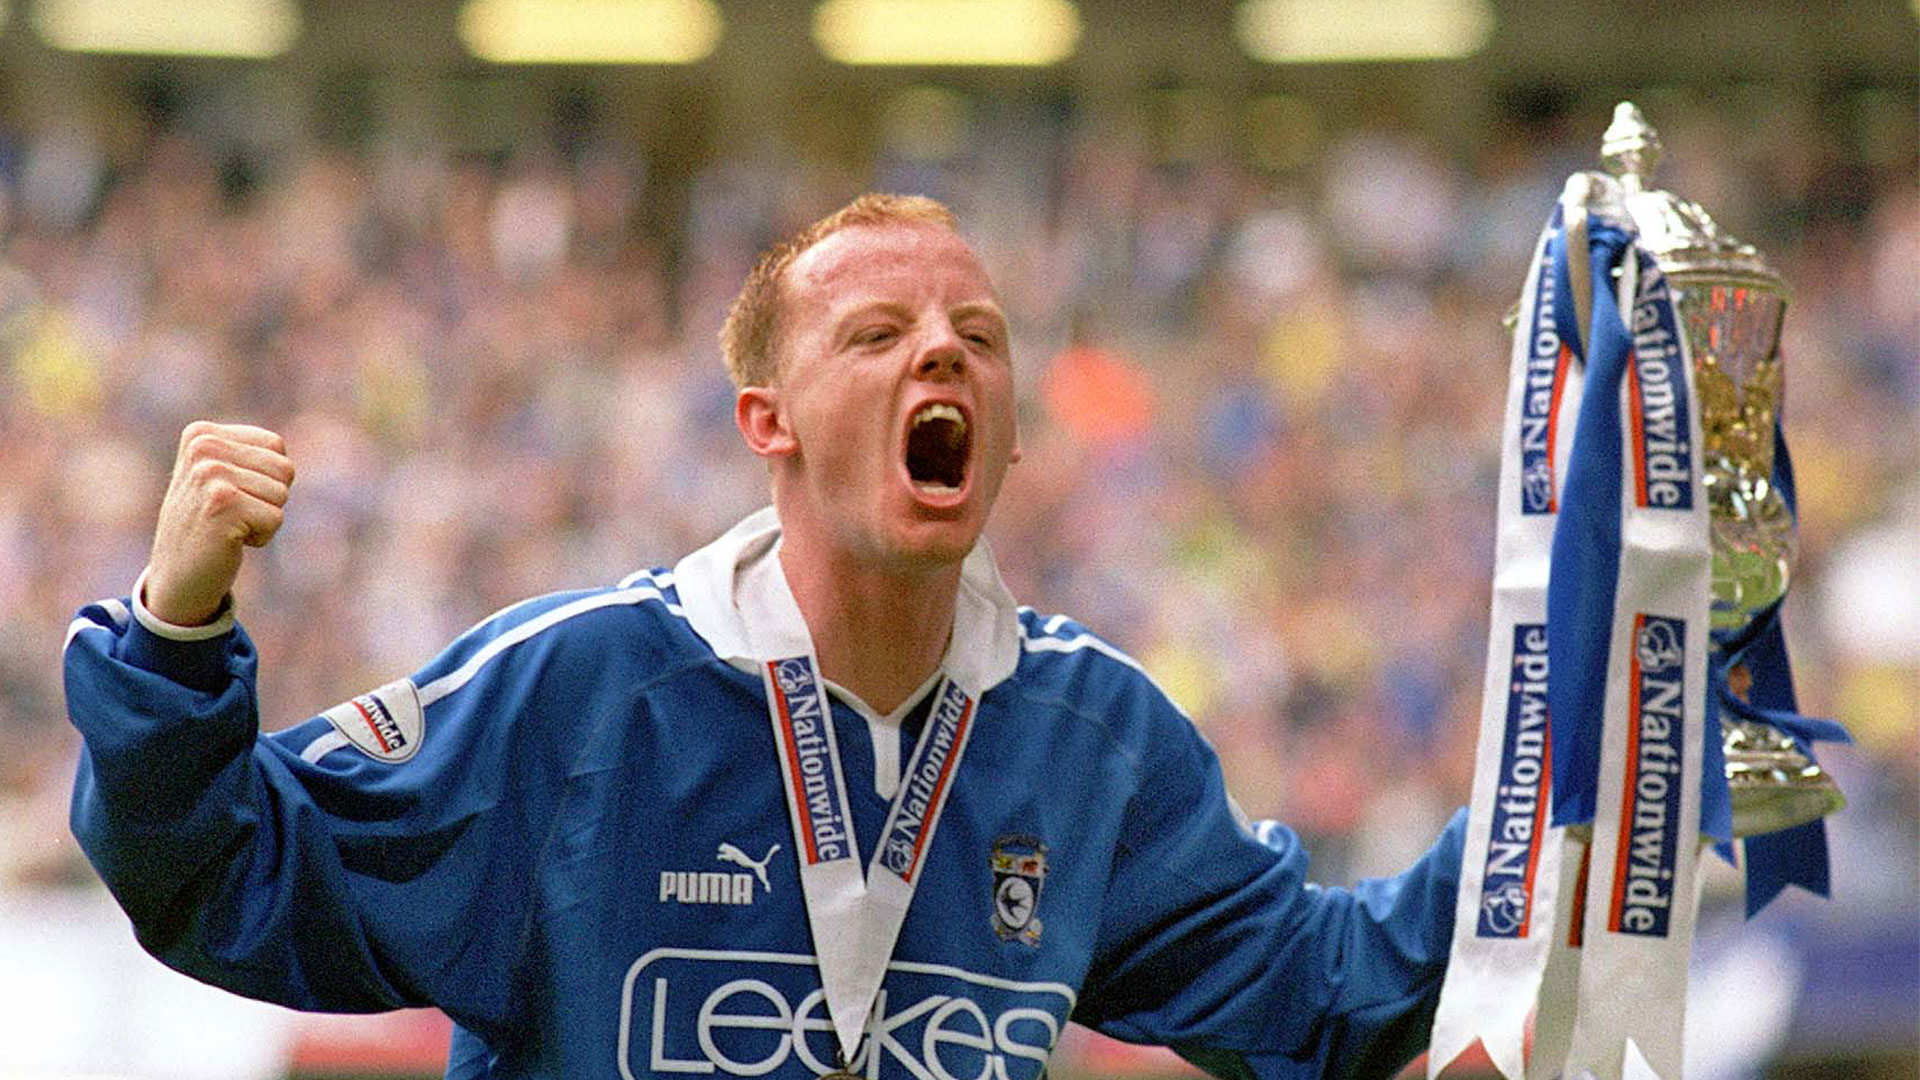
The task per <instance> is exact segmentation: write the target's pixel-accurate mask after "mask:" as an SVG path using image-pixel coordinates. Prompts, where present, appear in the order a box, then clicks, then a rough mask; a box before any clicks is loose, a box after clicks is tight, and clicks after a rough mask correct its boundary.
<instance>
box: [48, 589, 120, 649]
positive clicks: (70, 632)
mask: <svg viewBox="0 0 1920 1080" xmlns="http://www.w3.org/2000/svg"><path fill="white" fill-rule="evenodd" d="M99 605H100V607H102V608H103V609H105V610H106V613H107V618H109V619H112V620H113V625H112V626H108V625H107V624H105V623H100V622H95V621H93V620H92V619H89V618H87V617H86V616H85V615H79V616H76V617H75V618H74V620H73V621H72V622H70V623H68V624H67V636H66V639H65V640H64V641H62V642H60V651H61V652H66V651H67V646H69V645H71V644H73V639H74V638H76V637H78V636H79V635H80V631H82V630H114V629H120V630H124V629H126V626H127V623H128V622H129V621H131V620H132V618H133V616H132V615H131V614H130V613H129V612H128V611H127V605H125V604H123V603H121V602H120V601H118V600H116V599H113V598H112V597H108V598H107V599H105V600H101V601H99Z"/></svg>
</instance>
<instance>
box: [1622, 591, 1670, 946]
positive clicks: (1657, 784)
mask: <svg viewBox="0 0 1920 1080" xmlns="http://www.w3.org/2000/svg"><path fill="white" fill-rule="evenodd" d="M1633 639H1634V649H1633V663H1632V665H1631V670H1632V675H1631V680H1632V681H1631V686H1632V687H1633V689H1632V692H1631V693H1629V694H1628V701H1629V703H1630V709H1631V712H1630V714H1629V717H1628V724H1627V775H1626V784H1625V785H1624V789H1623V791H1622V793H1621V798H1620V833H1619V836H1620V840H1619V852H1618V854H1617V855H1616V857H1615V860H1616V862H1615V866H1614V874H1613V906H1612V909H1611V912H1610V913H1609V915H1608V919H1607V928H1608V929H1609V930H1612V931H1614V932H1615V933H1620V934H1639V935H1641V936H1643V937H1666V936H1667V920H1668V915H1669V913H1670V912H1671V910H1672V908H1673V868H1674V861H1675V858H1676V856H1677V854H1678V853H1677V852H1676V851H1675V850H1674V849H1675V847H1676V846H1677V845H1678V844H1679V834H1680V813H1681V806H1680V795H1681V783H1680V769H1681V760H1682V759H1681V751H1682V747H1683V743H1682V735H1683V727H1682V725H1683V723H1684V719H1683V717H1684V709H1683V705H1682V702H1683V700H1684V698H1685V691H1686V681H1685V678H1684V674H1685V672H1686V667H1687V647H1686V642H1687V624H1686V621H1685V620H1684V619H1673V618H1667V617H1665V616H1660V615H1648V614H1645V613H1641V614H1636V615H1635V616H1634V631H1633Z"/></svg>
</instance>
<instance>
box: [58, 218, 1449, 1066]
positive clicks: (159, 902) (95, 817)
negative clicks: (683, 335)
mask: <svg viewBox="0 0 1920 1080" xmlns="http://www.w3.org/2000/svg"><path fill="white" fill-rule="evenodd" d="M722 342H723V347H724V351H725V355H726V361H727V365H728V369H729V371H730V373H731V374H732V376H733V378H734V381H735V383H736V385H737V386H738V387H739V394H738V398H737V402H736V409H735V420H736V422H737V424H738V426H739V429H740V432H741V435H742V437H743V438H744V439H745V440H746V443H747V445H748V446H749V447H750V448H751V449H752V450H753V451H754V453H756V454H758V455H760V456H761V457H762V458H764V459H765V460H766V461H767V464H768V470H769V473H770V476H771V481H772V492H773V505H772V506H771V507H770V508H768V509H766V510H762V511H760V512H759V513H757V514H754V515H753V516H751V517H749V518H747V519H746V520H745V521H742V522H741V523H740V524H739V525H737V526H735V527H734V528H733V529H732V530H731V531H729V532H728V533H727V534H726V535H724V536H722V537H721V538H720V539H718V540H716V541H715V542H714V543H712V544H710V545H709V546H707V547H705V548H703V549H701V550H699V551H697V552H694V553H693V554H692V555H689V556H688V557H686V558H685V559H684V560H682V561H681V562H680V563H679V564H678V565H677V566H675V567H674V568H673V569H671V570H663V569H659V570H651V571H644V572H641V573H638V574H635V575H633V576H632V577H630V578H628V579H627V580H625V581H623V582H621V583H620V584H619V585H618V586H617V587H613V588H607V589H599V590H591V591H585V592H576V593H566V594H558V595H553V596H547V597H542V598H538V599H534V600H530V601H527V602H525V603H523V604H520V605H518V606H516V607H513V608H510V609H508V610H506V611H504V612H502V613H501V614H499V615H496V616H494V617H493V618H491V619H489V620H488V621H486V622H484V623H482V624H481V625H480V626H478V627H476V628H474V629H473V630H471V631H469V632H468V633H467V634H465V635H463V636H462V637H461V638H460V639H459V640H457V641H455V642H454V643H453V644H452V645H451V646H450V647H449V648H448V649H447V650H446V651H445V652H444V653H442V654H441V655H440V656H439V657H438V658H436V659H435V660H434V661H432V662H431V663H429V664H428V665H427V666H426V667H425V668H423V669H421V670H420V671H419V672H417V673H415V674H414V675H413V676H412V677H411V678H407V679H400V680H397V681H395V682H392V683H389V684H387V685H385V686H383V687H380V688H379V689H377V690H374V691H372V692H370V693H367V694H363V695H361V696H359V697H357V698H354V699H353V700H351V701H348V702H345V703H343V704H341V705H338V706H335V707H334V708H332V709H329V710H327V711H326V712H325V713H323V714H321V715H320V716H318V717H315V718H313V719H311V720H309V721H307V722H306V723H304V724H301V725H299V726H297V727H294V728H291V729H289V730H286V731H283V732H280V733H278V734H275V735H271V736H261V735H259V734H258V717H257V715H256V711H255V707H254V695H253V686H254V669H255V654H254V652H253V649H252V646H251V644H250V643H249V641H248V639H247V637H246V635H245V634H244V633H243V632H242V631H241V630H240V629H239V627H238V625H237V624H236V623H235V620H234V612H233V602H232V599H231V597H230V592H229V590H230V589H231V587H232V584H233V581H234V578H235V575H236V573H237V571H238V569H239V566H240V561H241V556H242V553H243V551H244V548H245V547H246V546H247V545H255V546H258V545H262V544H265V543H267V542H268V541H269V540H270V539H271V537H272V535H273V533H274V531H275V530H276V529H277V528H278V527H279V523H280V518H281V512H282V507H283V506H284V505H285V503H286V501H287V495H288V488H289V485H291V483H292V482H293V475H294V470H293V465H292V462H291V461H290V460H289V458H288V457H287V454H286V448H285V447H284V445H283V444H282V443H281V440H280V439H279V437H278V436H276V435H274V434H272V433H271V432H267V431H264V430H261V429H259V428H253V427H245V426H238V425H221V424H195V425H192V426H190V427H189V428H188V429H187V431H186V433H185V435H184V436H183V438H182V441H181V447H180V453H179V459H178V463H177V465H176V467H175V470H174V475H173V479H172V482H171V485H170V487H169V489H168V492H167V496H166V500H165V502H164V504H163V506H162V508H161V511H160V520H159V526H158V529H157V532H156V536H155V540H154V548H153V556H152V560H151V562H150V564H149V565H148V568H147V570H146V572H145V573H143V574H142V575H141V579H140V581H139V582H137V583H136V585H135V588H134V590H133V595H132V596H131V597H130V598H128V599H127V600H124V601H123V600H108V601H103V602H101V603H98V604H93V605H90V606H88V607H87V608H85V609H84V610H83V611H82V612H81V614H80V617H79V618H78V619H76V620H75V622H74V624H73V629H72V630H71V631H70V632H69V634H68V647H67V655H66V671H67V691H68V701H69V709H70V712H71V714H72V717H73V721H74V723H75V724H76V725H77V726H78V727H79V728H80V730H81V732H82V734H83V735H84V736H85V739H86V749H85V752H84V754H83V756H82V759H81V763H80V772H79V778H78V781H77V784H76V787H75V792H74V807H73V824H74V831H75V833H76V835H78V836H79V837H80V839H81V842H82V844H83V845H84V847H85V848H86V851H87V853H88V855H89V857H90V858H91V859H92V860H93V862H94V864H95V866H96V867H98V869H99V870H100V873H101V875H102V876H103V877H104V878H105V879H106V881H107V883H108V885H109V886H110V887H111V888H112V890H113V892H114V894H115V896H116V897H118V899H119V901H120V902H121V904H122V905H123V906H124V907H125V908H126V910H127V912H128V914H129V915H130V916H131V917H132V919H133V922H134V925H135V928H136V930H137V932H138V935H139V938H140V941H141V943H142V944H143V945H144V946H145V947H146V948H147V949H149V950H150V951H152V952H153V953H154V954H155V955H156V956H158V957H160V958H161V959H162V960H164V961H166V962H167V963H168V964H170V965H173V966H175V967H177V968H179V969H180V970H182V971H185V972H188V973H189V974H192V975H194V976H196V977H198V978H201V979H205V980H207V981H209V982H212V983H215V984H218V985H220V986H224V987H227V988H229V989H232V990H234V991H237V992H239V993H242V994H247V995H249V996H253V997H258V998H264V999H267V1000H270V1001H277V1002H281V1003H283V1004H286V1005H290V1006H293V1007H296V1008H306V1009H323V1010H336V1011H352V1010H360V1011H364V1010H379V1009H390V1008H397V1007H402V1006H411V1005H434V1006H438V1007H439V1008H441V1009H442V1010H444V1011H445V1012H446V1013H447V1014H448V1015H449V1016H451V1017H452V1018H453V1020H454V1021H455V1023H456V1025H457V1027H456V1030H455V1035H454V1044H453V1047H452V1051H451V1054H450V1060H449V1064H448V1075H449V1076H450V1077H498V1078H506V1077H545V1078H561V1077H565V1078H577V1077H623V1078H636V1077H643V1076H664V1075H672V1074H683V1073H691V1074H718V1075H738V1076H764V1075H772V1076H779V1077H796V1078H804V1077H811V1076H816V1075H822V1074H829V1073H842V1074H848V1073H850V1074H853V1075H857V1076H864V1077H867V1078H868V1080H882V1078H891V1077H901V1078H908V1077H911V1078H913V1080H952V1078H956V1077H965V1078H974V1080H1027V1078H1031V1077H1035V1076H1038V1075H1040V1073H1041V1072H1042V1070H1043V1069H1044V1067H1045V1064H1046V1059H1047V1055H1048V1053H1049V1052H1050V1051H1051V1049H1052V1048H1053V1046H1054V1044H1055V1042H1056V1041H1057V1040H1058V1038H1059V1035H1060V1031H1061V1028H1062V1026H1063V1025H1064V1024H1065V1022H1066V1021H1067V1020H1068V1019H1069V1018H1071V1019H1074V1020H1078V1021H1080V1022H1082V1023H1085V1024H1089V1025H1091V1026H1093V1027H1096V1028H1098V1029H1100V1030H1102V1031H1105V1032H1107V1033H1109V1034H1112V1035H1115V1036H1117V1037H1119V1038H1123V1039H1128V1040H1132V1041H1140V1042H1156V1043H1164V1044H1166V1045H1169V1046H1172V1047H1173V1048H1174V1049H1175V1050H1177V1051H1178V1052H1180V1053H1181V1054H1183V1055H1184V1056H1186V1057H1188V1058H1189V1059H1190V1060H1193V1061H1195V1062H1197V1063H1199V1064H1200V1065H1202V1066H1203V1067H1205V1068H1207V1069H1209V1070H1210V1071H1213V1072H1215V1073H1217V1074H1220V1075H1223V1076H1282V1077H1295V1076H1299V1077H1306V1076H1377V1075H1390V1074H1391V1073H1392V1072H1393V1071H1395V1070H1396V1069H1397V1068H1398V1067H1399V1066H1400V1065H1401V1064H1402V1063H1404V1062H1405V1061H1406V1060H1407V1059H1408V1058H1410V1057H1411V1056H1412V1055H1413V1054H1414V1053H1416V1052H1417V1051H1418V1049H1419V1048H1420V1046H1421V1044H1422V1043H1423V1041H1424V1038H1425V1035H1426V1032H1427V1028H1428V1024H1429V1021H1430V1018H1431V1015H1432V1009H1433V1004H1434V1000H1435V998H1436V997H1437V994H1438V991H1439V986H1440V981H1441V976H1442V973H1443V970H1442V969H1443V967H1444V964H1445V958H1446V955H1447V949H1448V941H1449V937H1450V934H1451V931H1452V925H1453V914H1452V908H1453V897H1454V890H1455V874H1456V872H1457V866H1458V863H1459V854H1460V827H1459V822H1458V820H1456V822H1455V823H1454V824H1453V825H1452V826H1450V827H1449V828H1448V830H1447V831H1446V832H1445V833H1444V834H1443V836H1442V839H1441V842H1440V843H1439V844H1438V845H1436V847H1435V848H1434V849H1433V850H1432V851H1430V852H1429V853H1428V854H1427V856H1426V857H1425V858H1423V859H1422V860H1421V862H1420V863H1419V864H1418V865H1416V866H1415V867H1414V868H1413V869H1411V870H1409V871H1408V872H1407V873H1406V874H1404V875H1402V876H1401V877H1399V878H1396V879H1393V880H1391V881H1386V882H1369V883H1363V884H1362V885H1361V886H1360V887H1359V888H1357V889H1356V890H1353V891H1351V892H1349V891H1346V890H1339V889H1321V888H1319V887H1316V886H1313V885H1310V884H1307V883H1306V882H1305V880H1304V874H1305V870H1306V855H1305V854H1304V853H1303V852H1302V851H1301V850H1300V848H1299V845H1298V843H1297V841H1296V839H1295V838H1294V836H1293V834H1292V833H1290V832H1289V831H1288V830H1286V829H1284V828H1282V827H1280V826H1277V825H1274V824H1272V823H1262V824H1260V825H1259V826H1249V825H1247V824H1245V823H1244V822H1243V821H1241V820H1239V819H1238V817H1237V812H1236V810H1235V808H1234V807H1233V805H1232V803H1231V802H1230V800H1229V799H1228V797H1227V794H1226V792H1225V790H1224V788H1223V787H1222V782H1221V776H1220V770H1219V767H1218V764H1217V763H1216V761H1215V759H1214V756H1213V754H1212V751H1211V750H1210V749H1209V748H1208V747H1207V745H1206V743H1205V742H1204V741H1203V740H1202V738H1201V737H1200V735H1199V733H1198V732H1196V731H1195V730H1194V728H1193V726H1192V724H1191V723H1189V722H1188V720H1187V719H1186V718H1185V717H1184V716H1183V715H1182V714H1181V713H1180V712H1179V710H1178V709H1177V708H1176V707H1175V706H1174V705H1173V704H1171V703H1170V702H1169V701H1168V700H1167V699H1166V697H1165V696H1164V695H1163V694H1161V692H1160V691H1159V690H1158V688H1156V687H1155V686H1154V685H1153V683H1152V682H1151V680H1149V679H1148V678H1147V676H1146V675H1145V674H1143V673H1142V672H1141V671H1140V669H1139V667H1138V665H1136V664H1135V663H1134V662H1133V661H1132V660H1131V659H1129V658H1128V657H1127V656H1125V655H1124V654H1122V653H1120V652H1119V651H1117V650H1115V649H1114V648H1113V647H1112V646H1110V645H1108V644H1106V643H1105V642H1103V641H1101V640H1100V639H1099V638H1096V637H1094V636H1093V635H1092V634H1091V633H1089V632H1088V631H1087V630H1085V629H1083V628H1082V627H1080V626H1078V625H1077V624H1075V623H1073V622H1071V621H1069V620H1067V619H1066V618H1064V617H1061V616H1054V617H1046V616H1042V615H1037V614H1035V613H1034V612H1032V611H1030V610H1027V609H1022V608H1018V607H1016V606H1015V604H1014V602H1013V600H1012V598H1011V597H1010V596H1008V595H1007V591H1006V588H1005V586H1004V585H1003V584H1002V583H1001V581H1000V578H999V574H998V572H997V571H996V570H995V567H994V563H993V559H992V556H991V554H990V553H989V552H988V550H987V548H986V546H985V545H984V544H983V543H981V541H980V535H981V531H982V529H983V528H984V526H985V523H986V519H987V514H988V512H989V510H990V509H991V507H992V505H993V502H994V498H995V496H996V495H997V494H998V492H999V489H1000V484H1001V481H1002V480H1003V479H1004V477H1005V475H1006V470H1007V467H1008V466H1009V465H1010V464H1011V463H1012V462H1014V461H1016V460H1018V458H1019V448H1018V440H1017V437H1016V433H1015V425H1014V406H1013V386H1012V375H1011V364H1010V357H1009V351H1008V335H1007V326H1006V320H1005V317H1004V316H1003V315H1002V313H1001V309H1000V305H999V304H998V302H997V300H996V298H995V295H994V291H993V288H992V285H991V284H990V283H989V281H988V280H987V276H986V274H985V271H984V270H983V269H982V267H981V266H980V263H979V261H978V260H977V259H976V258H975V257H974V255H973V253H972V251H971V250H970V249H969V248H968V247H967V245H966V244H965V242H964V241H963V240H962V239H961V238H960V236H959V234H958V232H957V231H956V230H955V226H954V222H953V219H952V217H951V216H950V215H949V214H948V213H947V211H946V210H945V209H944V208H942V207H940V206H939V205H938V204H936V203H933V202H931V201H929V200H926V199H919V198H902V197H892V196H872V195H870V196H865V197H863V198H861V199H859V200H857V201H856V202H854V203H853V204H851V205H849V206H848V207H846V208H844V209H842V210H841V211H839V212H838V213H836V214H834V215H832V216H830V217H828V218H826V219H824V220H822V221H820V222H818V223H816V224H815V225H813V226H812V227H810V228H808V229H807V230H805V231H803V232H802V233H800V234H799V235H798V236H796V237H794V238H792V239H791V240H788V241H787V242H785V243H783V244H781V245H779V246H777V247H775V248H774V249H773V250H772V251H770V252H769V253H767V255H766V256H765V257H763V258H762V260H761V262H760V264H759V265H758V266H757V267H756V268H755V269H754V271H753V273H752V274H751V275H750V276H749V278H748V280H747V283H746V285H745V287H744V289H743V290H742V292H741V294H740V297H739V298H738V299H737V300H736V301H735V304H734V308H733V311H732V313H731V314H730V315H729V317H728V320H727V325H726V328H725V330H724V331H723V334H722ZM480 570H481V572H484V568H480Z"/></svg>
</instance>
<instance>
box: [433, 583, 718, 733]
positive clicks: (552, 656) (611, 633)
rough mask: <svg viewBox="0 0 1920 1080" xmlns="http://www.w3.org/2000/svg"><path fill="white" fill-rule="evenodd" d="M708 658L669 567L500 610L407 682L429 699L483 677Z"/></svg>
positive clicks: (634, 669)
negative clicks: (551, 669) (410, 681)
mask: <svg viewBox="0 0 1920 1080" xmlns="http://www.w3.org/2000/svg"><path fill="white" fill-rule="evenodd" d="M711 658H712V653H711V651H710V650H706V649H705V648H704V645H703V643H702V642H701V640H700V638H699V637H698V636H697V635H696V634H694V632H693V630H692V628H691V627H690V626H688V625H687V620H686V615H685V613H684V612H683V611H682V610H681V608H680V598H679V594H678V593H677V592H676V591H675V590H674V586H673V573H672V571H670V570H663V569H651V570H642V571H640V572H638V573H635V574H632V575H629V576H628V577H626V578H624V579H622V580H621V581H620V582H619V583H618V584H615V585H610V586H605V587H601V588H595V589H577V590H571V591H567V592H555V593H548V594H546V595H544V596H536V597H533V598H531V599H528V600H523V601H521V602H519V603H517V604H512V605H509V606H508V607H505V608H502V609H501V610H499V611H497V612H495V613H493V614H492V615H490V616H488V617H487V618H485V619H483V620H481V621H480V622H479V623H477V624H476V625H475V626H474V627H473V628H472V629H470V630H468V631H467V632H466V633H464V634H461V635H460V636H459V637H458V638H456V639H455V640H454V642H453V643H452V644H451V645H449V646H447V648H446V649H445V650H444V651H443V652H441V654H440V655H439V656H437V657H435V658H434V659H433V660H432V661H431V662H429V663H428V664H427V665H426V666H425V667H423V668H421V669H420V671H419V672H417V673H416V674H415V675H414V678H413V680H412V681H413V682H414V684H415V685H416V686H418V687H419V690H420V698H421V702H422V704H425V705H431V704H432V703H434V702H436V701H439V700H440V699H442V698H445V697H447V696H449V695H451V694H454V693H456V692H458V691H460V690H462V689H463V688H465V687H466V686H467V685H468V684H470V683H472V682H474V681H475V680H476V679H480V678H482V677H485V678H486V679H490V680H498V679H503V678H505V679H519V678H526V677H529V676H531V675H534V674H537V673H539V672H542V671H545V670H548V669H550V668H554V667H562V668H570V667H576V666H583V665H584V666H592V667H596V668H601V669H605V668H613V669H616V670H621V671H623V672H625V673H627V674H629V675H642V676H643V675H645V674H646V673H647V672H649V671H657V670H660V669H663V668H671V667H678V666H681V665H683V664H685V663H690V662H697V661H699V660H701V659H711Z"/></svg>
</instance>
